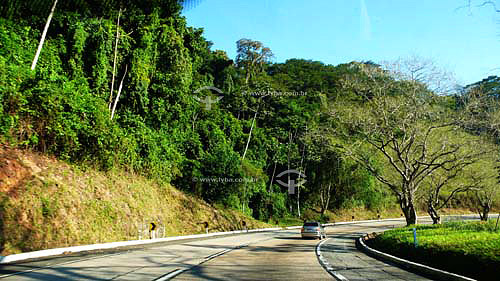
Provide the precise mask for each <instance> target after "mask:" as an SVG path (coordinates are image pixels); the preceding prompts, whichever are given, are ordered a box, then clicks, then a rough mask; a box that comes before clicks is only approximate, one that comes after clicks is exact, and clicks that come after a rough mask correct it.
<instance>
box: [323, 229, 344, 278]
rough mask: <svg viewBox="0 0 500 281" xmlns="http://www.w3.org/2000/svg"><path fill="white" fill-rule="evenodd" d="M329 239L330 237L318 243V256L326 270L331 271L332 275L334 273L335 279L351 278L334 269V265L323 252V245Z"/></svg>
mask: <svg viewBox="0 0 500 281" xmlns="http://www.w3.org/2000/svg"><path fill="white" fill-rule="evenodd" d="M328 239H330V238H326V239H325V240H323V241H321V242H319V243H318V245H316V256H318V259H319V263H320V264H321V266H322V267H323V268H324V269H325V270H326V272H328V273H330V275H332V276H333V277H334V278H335V279H337V280H340V281H349V279H347V278H345V277H344V275H342V274H340V273H338V272H337V271H335V270H333V267H332V265H331V264H330V263H329V262H328V261H327V260H326V259H325V258H324V257H323V255H322V254H321V246H322V245H323V244H324V243H325V242H326V241H328Z"/></svg>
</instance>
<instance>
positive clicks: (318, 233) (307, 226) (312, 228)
mask: <svg viewBox="0 0 500 281" xmlns="http://www.w3.org/2000/svg"><path fill="white" fill-rule="evenodd" d="M300 234H301V236H302V238H318V239H323V238H326V232H325V228H324V227H323V226H322V225H321V223H319V222H317V221H313V222H305V223H304V225H303V226H302V229H301V230H300Z"/></svg>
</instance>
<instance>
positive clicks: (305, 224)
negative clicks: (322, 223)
mask: <svg viewBox="0 0 500 281" xmlns="http://www.w3.org/2000/svg"><path fill="white" fill-rule="evenodd" d="M304 226H319V223H317V222H306V223H304Z"/></svg>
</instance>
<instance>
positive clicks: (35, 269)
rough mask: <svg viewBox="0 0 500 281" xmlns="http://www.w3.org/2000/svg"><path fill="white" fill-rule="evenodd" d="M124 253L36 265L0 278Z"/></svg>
mask: <svg viewBox="0 0 500 281" xmlns="http://www.w3.org/2000/svg"><path fill="white" fill-rule="evenodd" d="M125 253H127V252H123V253H114V254H109V255H103V256H98V257H91V258H86V259H79V260H71V261H67V262H63V263H56V264H51V265H46V266H42V267H38V268H33V269H28V270H25V271H19V272H15V273H9V274H5V275H0V279H2V278H7V277H9V276H14V275H21V274H26V273H30V272H33V271H39V270H44V269H49V268H53V267H55V266H59V265H65V264H71V263H77V262H81V261H88V260H95V259H100V258H105V257H111V256H118V255H123V254H125Z"/></svg>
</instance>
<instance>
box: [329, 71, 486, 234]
mask: <svg viewBox="0 0 500 281" xmlns="http://www.w3.org/2000/svg"><path fill="white" fill-rule="evenodd" d="M391 71H393V70H391ZM396 71H398V69H396ZM361 72H362V74H364V75H365V76H366V77H367V78H366V79H364V81H365V82H364V83H365V84H364V85H359V83H360V82H359V79H353V78H352V77H346V78H345V79H344V89H345V90H346V91H354V92H358V93H369V95H365V96H364V100H365V101H364V102H363V103H361V104H356V105H352V104H347V103H346V102H337V104H335V105H334V106H333V107H332V110H331V112H330V113H331V116H332V117H333V118H334V119H336V120H337V122H338V124H341V125H342V127H343V128H346V129H347V132H348V133H349V134H348V136H347V137H349V138H351V139H352V134H354V135H355V136H356V140H355V141H353V142H352V145H349V146H346V147H345V149H346V152H347V153H348V155H350V156H351V157H352V158H353V159H354V160H356V161H357V162H358V163H360V164H361V165H363V166H364V167H365V168H366V169H367V170H369V171H370V172H371V173H372V174H373V175H374V176H375V177H376V178H377V179H378V180H379V181H380V182H381V183H383V184H385V185H386V186H388V187H389V188H390V189H391V190H392V191H393V193H394V194H395V195H396V197H397V199H398V203H399V205H400V207H401V210H402V211H403V214H404V216H405V218H406V223H407V224H408V225H410V224H415V223H416V222H417V213H416V198H417V191H418V190H419V188H420V187H421V185H422V183H423V182H424V180H426V179H427V178H428V177H429V176H431V175H433V174H434V173H436V172H438V171H441V170H449V169H453V168H454V167H455V168H458V167H460V166H461V165H464V163H468V162H470V161H472V160H473V159H474V158H475V157H477V155H475V154H467V153H462V150H463V149H464V148H465V147H471V146H472V145H474V144H473V143H470V142H471V140H469V139H461V140H454V141H451V139H450V138H448V137H444V136H449V135H450V134H453V132H454V131H457V130H460V129H461V128H460V126H459V124H458V123H457V121H456V120H455V119H453V118H452V115H450V113H449V112H446V111H445V110H442V109H441V108H436V107H435V106H434V102H433V101H434V99H435V98H436V96H435V95H434V94H433V93H431V91H429V89H428V88H427V87H426V85H425V84H424V83H422V82H421V81H418V79H416V76H414V78H413V79H410V80H407V79H402V78H401V77H405V76H404V75H407V74H402V73H397V75H395V74H392V75H388V74H387V72H381V71H379V70H376V71H374V69H373V68H371V67H370V68H364V67H362V69H361ZM389 73H391V72H389ZM392 73H394V72H392ZM394 77H396V79H394ZM358 87H361V88H364V89H363V90H360V91H356V89H355V88H358ZM367 87H368V88H369V91H367V90H366V88H367ZM346 129H342V130H339V132H346ZM366 144H368V147H365V146H366ZM374 157H378V159H379V160H381V159H383V163H385V164H386V165H384V166H385V167H386V170H384V169H381V168H380V167H378V166H377V165H375V162H374V161H373V160H374Z"/></svg>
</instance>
